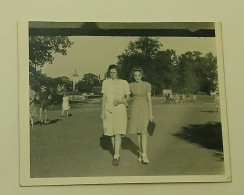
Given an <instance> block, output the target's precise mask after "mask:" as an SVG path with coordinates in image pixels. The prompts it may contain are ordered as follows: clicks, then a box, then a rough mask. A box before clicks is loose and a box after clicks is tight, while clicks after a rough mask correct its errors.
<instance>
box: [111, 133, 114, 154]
mask: <svg viewBox="0 0 244 195" xmlns="http://www.w3.org/2000/svg"><path fill="white" fill-rule="evenodd" d="M111 143H112V147H113V151H114V136H111Z"/></svg>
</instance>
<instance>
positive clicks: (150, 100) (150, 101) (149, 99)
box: [147, 93, 153, 121]
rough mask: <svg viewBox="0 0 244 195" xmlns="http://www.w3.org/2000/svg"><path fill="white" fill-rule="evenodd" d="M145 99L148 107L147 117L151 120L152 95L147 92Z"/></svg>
mask: <svg viewBox="0 0 244 195" xmlns="http://www.w3.org/2000/svg"><path fill="white" fill-rule="evenodd" d="M147 99H148V108H149V119H150V121H152V120H153V114H152V97H151V93H147Z"/></svg>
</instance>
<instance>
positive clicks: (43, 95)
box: [29, 86, 70, 127]
mask: <svg viewBox="0 0 244 195" xmlns="http://www.w3.org/2000/svg"><path fill="white" fill-rule="evenodd" d="M51 99H52V95H51V94H50V93H49V92H48V89H47V87H46V86H41V87H40V91H39V93H37V92H35V91H34V90H33V89H31V87H30V86H29V112H30V124H31V126H32V127H33V126H34V118H35V117H37V111H36V110H37V109H36V104H35V101H39V119H40V125H43V124H44V125H46V124H47V112H48V109H49V106H50V101H51ZM69 109H70V106H69V98H68V96H67V94H66V93H63V98H62V113H61V116H64V112H66V113H65V114H66V116H69Z"/></svg>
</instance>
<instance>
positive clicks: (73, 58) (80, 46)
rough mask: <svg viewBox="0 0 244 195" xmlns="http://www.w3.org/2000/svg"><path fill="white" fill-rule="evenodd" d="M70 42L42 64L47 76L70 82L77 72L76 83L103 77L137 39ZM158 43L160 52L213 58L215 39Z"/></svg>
mask: <svg viewBox="0 0 244 195" xmlns="http://www.w3.org/2000/svg"><path fill="white" fill-rule="evenodd" d="M69 39H70V41H71V42H74V44H73V45H72V46H71V48H68V50H67V55H66V56H63V55H61V54H55V56H54V61H53V63H52V64H46V65H44V69H43V73H45V74H47V76H50V77H53V78H55V77H60V76H67V77H69V78H70V79H72V75H73V73H74V71H75V69H76V70H77V73H78V75H79V80H81V79H82V77H83V75H84V74H86V73H93V74H96V75H98V74H100V75H101V78H103V75H104V73H105V72H106V70H107V68H108V66H109V65H110V64H115V63H117V56H118V55H120V54H121V53H122V52H123V51H124V50H125V49H126V48H127V46H128V43H129V41H135V40H138V37H112V36H110V37H109V36H108V37H105V36H72V37H69ZM159 41H160V42H161V43H162V44H163V47H162V48H161V49H163V50H166V49H173V50H175V51H176V53H177V55H180V54H182V53H185V52H187V51H200V52H201V53H203V55H205V54H206V53H208V52H212V53H213V54H214V55H216V44H215V38H212V37H211V38H209V37H208V38H204V37H201V38H196V37H194V38H189V37H160V38H159Z"/></svg>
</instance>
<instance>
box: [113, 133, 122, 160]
mask: <svg viewBox="0 0 244 195" xmlns="http://www.w3.org/2000/svg"><path fill="white" fill-rule="evenodd" d="M120 146H121V135H115V136H114V158H119V157H120V155H119V151H120Z"/></svg>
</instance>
